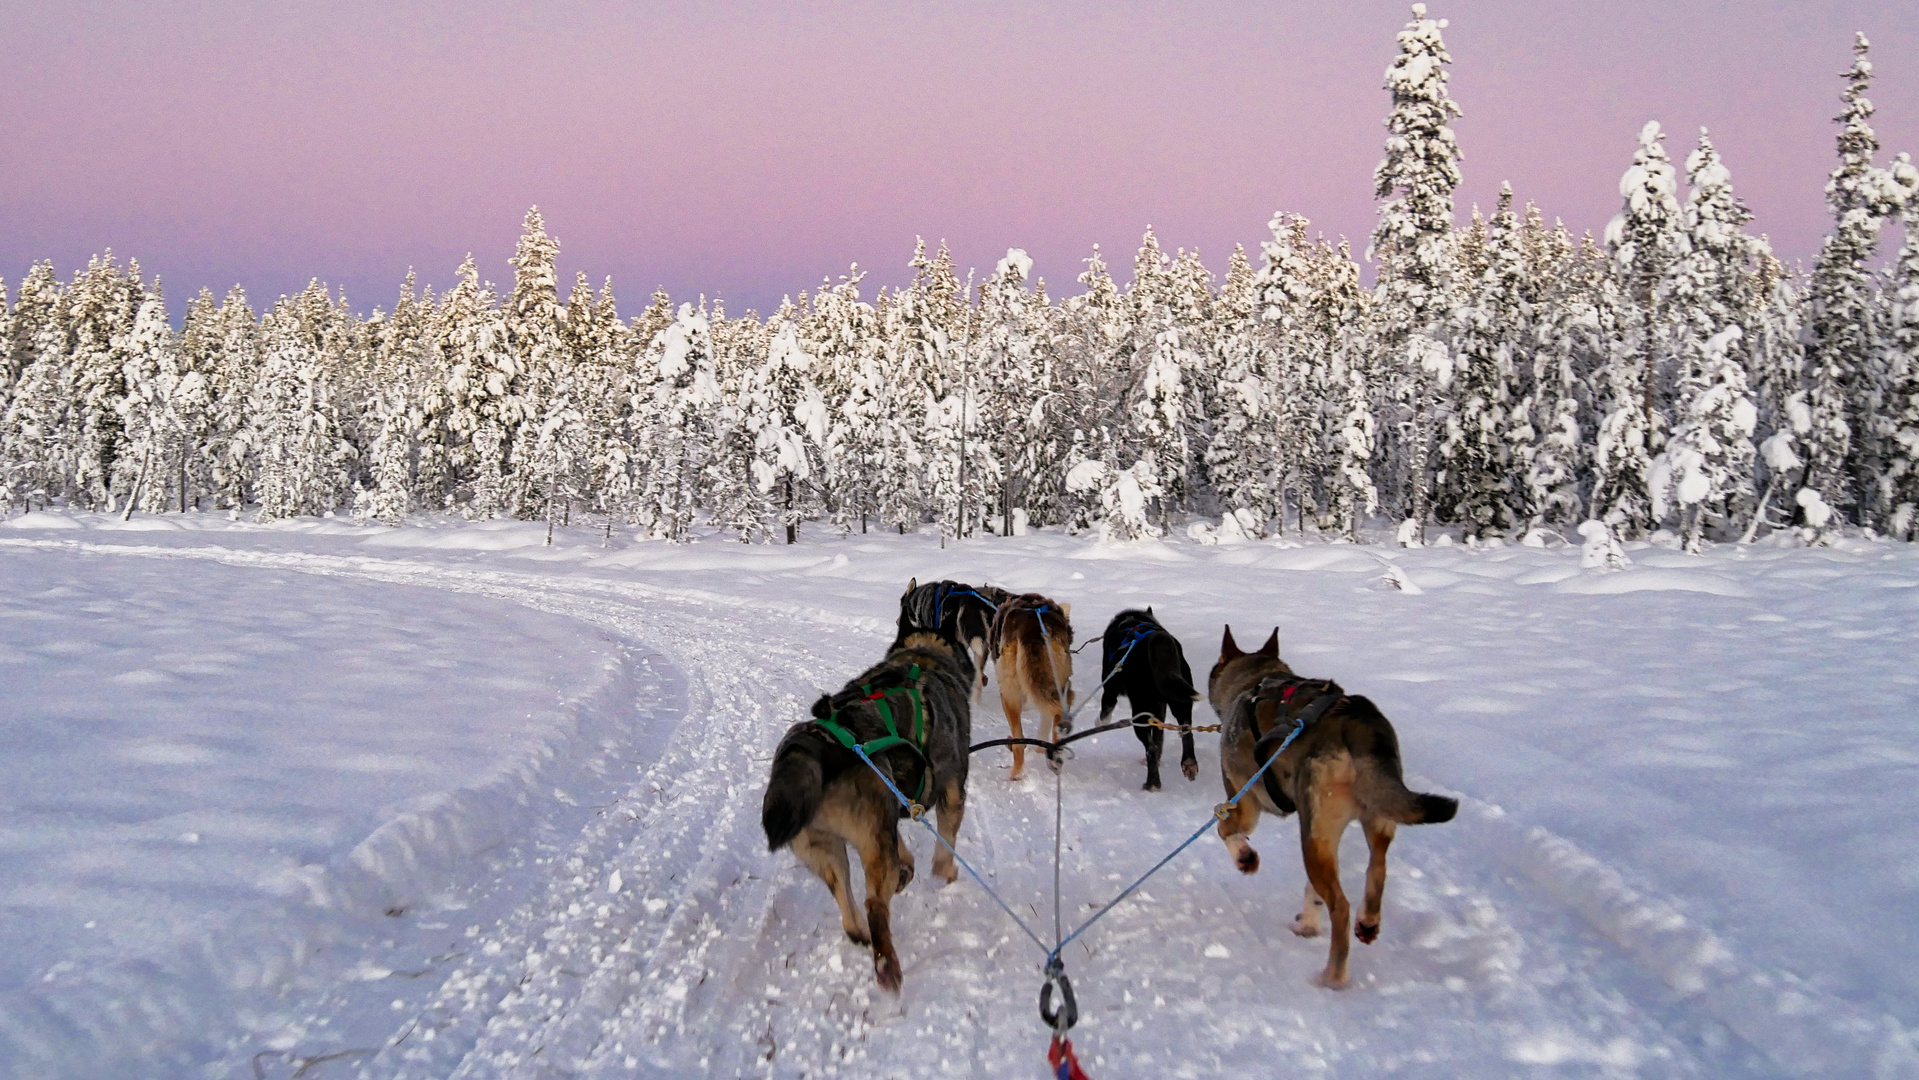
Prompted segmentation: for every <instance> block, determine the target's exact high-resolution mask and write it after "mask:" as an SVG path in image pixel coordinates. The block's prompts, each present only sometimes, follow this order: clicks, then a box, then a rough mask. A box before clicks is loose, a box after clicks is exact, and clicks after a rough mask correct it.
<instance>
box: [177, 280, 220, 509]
mask: <svg viewBox="0 0 1919 1080" xmlns="http://www.w3.org/2000/svg"><path fill="white" fill-rule="evenodd" d="M224 337H225V330H224V328H223V327H222V326H221V324H220V305H219V301H218V300H216V299H215V298H214V296H213V292H212V291H211V290H209V289H204V288H203V289H201V290H200V292H199V295H197V296H195V297H194V298H193V299H192V300H191V301H189V302H188V303H187V310H186V316H185V317H184V319H183V320H182V322H181V327H180V334H179V337H178V338H177V339H176V340H175V343H174V357H175V361H176V363H177V364H178V365H179V372H180V384H179V385H178V386H177V387H176V388H175V389H174V394H173V410H174V414H175V416H176V417H177V418H178V419H179V423H180V432H179V433H180V441H179V447H178V456H177V459H176V460H174V461H172V462H170V463H169V472H170V473H171V474H172V475H171V480H170V482H171V484H172V485H173V489H174V491H175V493H176V494H177V495H178V496H179V500H180V502H179V506H180V512H181V513H185V512H186V511H187V507H188V506H189V504H190V505H192V506H195V507H197V506H199V505H200V504H201V502H202V501H203V500H204V499H207V498H209V497H211V496H212V495H213V494H214V493H215V491H216V486H215V483H214V479H213V464H214V462H213V452H212V450H213V440H214V435H215V430H216V428H215V424H216V421H217V416H216V412H215V407H216V404H217V402H216V400H215V398H216V391H215V385H216V384H215V372H216V370H217V368H218V366H219V361H220V350H221V346H222V344H223V342H224Z"/></svg>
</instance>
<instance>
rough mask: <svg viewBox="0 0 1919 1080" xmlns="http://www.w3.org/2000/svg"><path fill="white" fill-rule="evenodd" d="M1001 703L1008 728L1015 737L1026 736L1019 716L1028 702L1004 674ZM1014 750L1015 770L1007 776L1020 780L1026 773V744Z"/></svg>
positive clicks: (1001, 684) (1000, 683)
mask: <svg viewBox="0 0 1919 1080" xmlns="http://www.w3.org/2000/svg"><path fill="white" fill-rule="evenodd" d="M999 704H1000V708H1002V709H1004V710H1006V728H1007V730H1008V731H1010V732H1012V735H1013V738H1015V739H1023V738H1025V737H1026V732H1025V731H1024V730H1023V729H1022V728H1021V727H1020V722H1019V716H1020V713H1021V712H1022V711H1024V709H1025V707H1026V703H1025V702H1024V701H1021V700H1020V699H1019V698H1018V697H1017V696H1015V691H1014V689H1013V688H1012V687H1010V686H1008V685H1006V677H1005V675H1004V674H1002V675H1001V676H1000V680H999ZM1012 750H1013V771H1012V772H1011V773H1009V774H1007V777H1006V778H1007V779H1008V780H1018V779H1019V778H1020V777H1021V776H1024V775H1025V774H1026V748H1025V747H1024V746H1015V747H1013V748H1012Z"/></svg>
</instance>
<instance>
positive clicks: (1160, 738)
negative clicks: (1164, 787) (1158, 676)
mask: <svg viewBox="0 0 1919 1080" xmlns="http://www.w3.org/2000/svg"><path fill="white" fill-rule="evenodd" d="M1149 715H1150V716H1152V718H1153V719H1154V720H1157V721H1158V722H1160V723H1162V724H1163V723H1165V722H1166V706H1165V705H1159V704H1156V705H1154V706H1153V709H1152V712H1151V713H1150V714H1149ZM1133 730H1135V731H1137V732H1139V737H1140V741H1141V742H1143V743H1145V744H1146V783H1145V784H1143V785H1141V786H1140V790H1141V791H1158V790H1159V786H1160V785H1159V757H1160V754H1161V753H1163V752H1164V751H1165V749H1166V729H1165V728H1161V727H1142V728H1134V729H1133Z"/></svg>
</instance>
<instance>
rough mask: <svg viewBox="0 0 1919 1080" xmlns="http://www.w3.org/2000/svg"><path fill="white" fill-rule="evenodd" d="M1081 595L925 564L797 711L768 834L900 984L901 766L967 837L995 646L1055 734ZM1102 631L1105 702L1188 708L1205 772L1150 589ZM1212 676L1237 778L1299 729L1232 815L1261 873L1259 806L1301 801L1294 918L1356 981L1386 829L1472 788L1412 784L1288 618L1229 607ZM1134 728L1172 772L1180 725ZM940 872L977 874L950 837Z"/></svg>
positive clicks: (1333, 976)
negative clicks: (896, 913) (1360, 894)
mask: <svg viewBox="0 0 1919 1080" xmlns="http://www.w3.org/2000/svg"><path fill="white" fill-rule="evenodd" d="M1071 615H1072V612H1071V609H1070V607H1069V606H1068V605H1066V604H1062V603H1058V602H1056V601H1054V600H1051V599H1048V598H1047V597H1044V596H1040V595H1038V594H1036V593H1026V594H1020V595H1015V594H1013V593H1009V592H1007V591H1005V590H1003V589H996V588H993V587H991V586H977V587H976V586H971V585H966V584H962V583H960V582H956V581H938V582H933V583H931V584H927V585H921V584H919V582H918V581H917V580H915V581H913V582H911V583H909V584H908V585H907V588H906V592H905V593H904V594H903V595H902V596H901V597H900V610H899V619H898V622H897V628H896V633H895V634H894V637H893V643H892V645H890V646H888V648H887V650H886V655H885V657H884V658H883V659H881V660H880V662H879V663H877V664H875V665H873V666H872V667H870V668H868V669H867V670H866V671H864V672H861V673H860V674H859V675H858V676H857V677H856V678H854V679H853V680H852V681H851V682H848V683H847V684H846V686H845V687H844V688H842V689H841V690H840V691H839V692H838V693H835V694H830V695H826V696H823V697H821V698H820V699H819V700H818V701H816V702H814V703H813V710H812V712H813V717H812V719H810V720H804V721H801V722H800V723H797V724H794V725H793V726H792V727H791V728H789V729H788V730H787V732H786V736H785V738H783V739H782V740H781V741H780V744H779V749H778V750H777V751H775V753H774V756H773V770H772V776H771V778H770V779H769V780H768V783H767V789H766V796H765V800H764V802H763V804H762V808H761V824H762V825H763V826H764V827H765V830H766V842H767V847H768V848H769V849H770V850H774V851H777V850H779V849H780V848H782V847H787V846H791V847H792V849H793V854H795V855H796V856H798V857H799V859H800V861H801V862H802V863H804V864H806V866H807V868H808V869H810V870H812V871H813V872H814V873H815V874H817V875H819V877H820V879H821V880H822V881H824V882H826V887H827V888H828V889H830V890H831V891H832V893H833V899H834V900H835V901H836V902H837V903H838V904H839V908H840V925H841V926H842V927H844V928H845V930H846V936H847V937H849V938H851V939H853V940H854V941H855V942H858V943H859V944H861V945H869V946H871V947H872V950H873V971H874V974H875V977H876V978H877V979H878V981H879V985H880V986H881V987H882V988H884V989H887V990H891V991H897V990H898V989H899V986H900V961H899V954H898V953H897V952H896V951H895V950H894V947H893V933H892V924H891V921H890V918H889V912H890V909H891V905H892V899H893V895H894V894H895V893H897V892H899V891H900V890H902V889H904V888H906V885H907V883H908V882H910V881H912V880H913V872H914V868H913V856H912V853H911V852H910V851H909V850H908V849H907V847H906V844H905V842H904V841H903V840H902V838H901V837H900V831H899V823H900V820H901V818H903V817H905V816H906V811H905V810H904V809H903V808H902V807H901V805H900V802H899V799H898V798H897V797H895V795H894V794H893V792H892V791H891V790H889V788H888V783H889V782H890V784H891V785H892V787H893V788H897V789H898V791H899V792H900V793H901V794H902V795H904V796H905V797H906V798H907V799H909V800H911V801H912V802H914V803H916V804H918V805H920V806H923V807H925V808H926V809H927V810H928V811H930V812H932V813H933V815H934V820H935V821H936V826H935V827H936V828H937V830H938V832H939V835H940V837H941V838H942V839H943V840H944V841H945V842H946V844H947V845H955V844H957V843H958V839H959V830H960V822H961V820H962V819H963V818H964V817H965V814H966V780H967V774H968V766H969V757H968V747H969V746H970V744H971V742H972V724H973V718H972V704H971V703H972V700H973V699H975V698H979V697H983V695H984V691H985V685H986V672H987V666H988V664H991V665H992V666H993V674H994V681H995V682H996V683H997V684H998V687H999V696H1000V705H1001V707H1002V708H1003V709H1004V710H1005V713H1006V722H1007V726H1008V727H1009V728H1010V729H1011V733H1012V737H1013V738H1014V739H1020V738H1024V737H1025V736H1024V734H1023V728H1022V725H1021V717H1022V715H1023V714H1024V712H1025V710H1026V708H1027V706H1028V705H1031V706H1032V707H1033V708H1034V710H1035V711H1037V712H1038V714H1039V716H1040V718H1041V731H1042V732H1043V734H1042V736H1041V739H1042V740H1043V741H1045V742H1048V743H1051V742H1054V741H1056V740H1058V739H1060V738H1062V737H1064V736H1065V735H1066V734H1067V732H1068V730H1069V728H1070V722H1069V717H1068V714H1069V713H1070V712H1071V710H1072V709H1073V705H1074V694H1073V690H1072V688H1071V684H1072V676H1073V648H1072V646H1073V628H1072V624H1071V621H1070V619H1071ZM1101 645H1102V650H1101V663H1100V677H1101V679H1102V680H1103V689H1102V693H1101V697H1100V721H1101V722H1102V723H1104V722H1105V721H1106V720H1107V718H1108V717H1110V716H1111V715H1112V713H1113V710H1114V708H1115V706H1116V705H1117V704H1118V702H1119V699H1120V697H1121V696H1124V697H1125V698H1126V699H1127V703H1128V705H1129V706H1130V707H1131V708H1132V710H1133V712H1134V714H1135V716H1136V718H1137V719H1139V720H1144V718H1145V717H1146V716H1150V717H1152V718H1153V719H1154V720H1155V721H1156V722H1158V724H1161V725H1163V724H1164V723H1165V720H1166V714H1167V713H1168V712H1171V713H1172V715H1173V717H1174V720H1175V721H1176V724H1177V728H1178V730H1179V732H1180V763H1179V764H1180V772H1181V773H1182V774H1183V775H1184V776H1185V777H1186V779H1188V780H1192V779H1195V778H1197V777H1198V775H1199V762H1198V759H1197V758H1196V757H1195V755H1194V753H1193V733H1192V730H1191V729H1192V716H1193V702H1195V701H1197V700H1199V694H1198V693H1197V692H1196V691H1195V689H1194V684H1193V673H1192V669H1191V668H1189V667H1188V666H1187V664H1186V657H1185V654H1184V652H1183V651H1182V650H1181V648H1180V644H1179V641H1178V640H1177V639H1176V638H1174V637H1173V635H1172V634H1171V633H1169V632H1167V630H1166V628H1165V627H1163V626H1161V625H1160V624H1159V623H1158V621H1157V620H1156V619H1155V618H1154V615H1153V610H1152V608H1150V607H1149V608H1146V609H1144V610H1140V609H1128V610H1125V611H1122V612H1120V613H1119V614H1117V615H1115V616H1113V619H1112V621H1111V622H1110V623H1109V624H1108V625H1107V627H1106V633H1105V635H1104V637H1103V639H1102V642H1101ZM1206 690H1207V698H1208V700H1209V702H1210V703H1211V705H1212V707H1213V711H1214V712H1215V713H1217V714H1218V716H1219V718H1220V721H1221V730H1220V754H1219V758H1220V779H1221V780H1222V781H1223V783H1224V784H1225V788H1226V794H1227V797H1228V798H1230V797H1231V796H1232V795H1233V794H1235V793H1237V792H1238V791H1239V790H1240V789H1241V788H1242V787H1244V786H1245V785H1246V784H1247V783H1248V781H1249V780H1251V779H1252V777H1253V776H1254V774H1255V773H1257V772H1258V771H1259V768H1260V766H1261V764H1262V763H1264V762H1265V761H1266V760H1267V759H1268V758H1269V757H1271V756H1272V754H1273V751H1274V750H1275V749H1280V748H1281V747H1282V746H1283V751H1282V752H1281V753H1280V754H1279V756H1278V758H1277V759H1276V760H1273V762H1272V764H1271V766H1270V767H1268V768H1267V770H1266V771H1265V773H1264V774H1262V775H1261V778H1260V779H1261V782H1260V783H1258V784H1255V785H1253V786H1252V788H1251V789H1250V790H1249V791H1248V792H1247V794H1246V796H1245V798H1243V799H1241V800H1240V802H1239V803H1238V805H1237V806H1234V807H1232V808H1231V809H1230V810H1229V811H1227V812H1226V813H1225V814H1224V816H1223V817H1221V819H1220V822H1219V827H1218V832H1219V837H1220V839H1221V840H1223V841H1224V842H1225V844H1226V849H1227V851H1228V852H1229V853H1230V854H1231V855H1232V856H1233V862H1234V865H1236V866H1237V867H1238V868H1239V870H1240V872H1241V873H1246V874H1252V873H1256V872H1257V871H1258V870H1259V853H1258V852H1256V851H1254V850H1253V846H1252V843H1251V842H1250V840H1249V839H1248V838H1249V837H1250V836H1251V835H1252V832H1253V829H1254V828H1255V827H1256V826H1257V825H1258V824H1259V818H1260V815H1261V814H1262V813H1264V814H1276V815H1278V816H1280V817H1286V816H1288V815H1291V814H1295V813H1297V814H1298V815H1299V837H1300V848H1301V852H1302V854H1303V856H1304V859H1305V863H1306V890H1305V899H1304V900H1303V901H1302V903H1301V905H1300V911H1299V916H1298V917H1297V918H1296V919H1294V920H1293V924H1292V931H1293V933H1295V934H1298V935H1299V936H1301V937H1313V936H1316V935H1317V934H1318V933H1319V932H1320V922H1321V911H1322V909H1324V910H1325V915H1326V917H1327V918H1328V919H1329V920H1330V922H1331V934H1332V942H1331V950H1330V954H1329V956H1328V958H1327V961H1326V967H1325V970H1324V971H1322V972H1321V973H1320V975H1319V980H1318V981H1319V982H1320V983H1321V984H1322V985H1324V986H1328V987H1332V988H1335V989H1336V988H1339V987H1343V986H1345V985H1346V981H1347V970H1346V969H1347V953H1348V950H1349V949H1350V937H1353V936H1356V937H1358V938H1359V940H1360V941H1362V942H1365V943H1369V944H1370V943H1371V942H1373V941H1374V940H1376V939H1377V938H1378V937H1379V920H1380V901H1381V899H1382V898H1383V896H1384V895H1385V891H1386V849H1387V848H1388V847H1389V846H1390V845H1391V844H1392V842H1393V835H1394V832H1395V830H1396V829H1397V828H1398V827H1399V826H1400V825H1419V824H1436V823H1439V822H1444V821H1450V820H1452V817H1453V815H1454V813H1456V812H1457V810H1458V808H1459V804H1458V801H1457V800H1455V799H1449V798H1445V797H1442V796H1438V795H1424V794H1420V793H1417V792H1413V791H1410V790H1408V789H1407V787H1406V784H1405V781H1404V779H1403V778H1402V776H1401V770H1400V761H1399V740H1398V738H1397V736H1396V735H1395V734H1394V732H1393V726H1392V724H1391V723H1389V722H1388V721H1387V719H1386V717H1385V715H1384V714H1382V713H1381V712H1380V711H1379V709H1378V708H1377V707H1375V706H1374V705H1373V703H1372V702H1371V701H1368V700H1367V699H1366V698H1363V697H1359V696H1356V695H1348V694H1346V693H1345V692H1344V691H1343V690H1342V689H1341V688H1340V687H1339V686H1338V684H1336V683H1332V682H1330V681H1324V680H1309V679H1302V678H1300V677H1299V676H1297V675H1295V674H1294V673H1293V670H1292V668H1290V667H1288V666H1287V664H1286V662H1285V661H1283V660H1281V659H1280V657H1279V631H1278V630H1277V629H1275V630H1274V631H1273V632H1272V635H1271V636H1269V637H1268V638H1267V639H1266V643H1265V644H1264V645H1261V646H1260V647H1259V648H1258V649H1257V650H1255V651H1253V652H1250V653H1249V652H1245V651H1243V650H1242V649H1240V647H1239V645H1238V644H1237V643H1236V642H1235V641H1234V640H1233V631H1232V627H1231V626H1228V627H1227V628H1226V631H1225V635H1224V638H1223V640H1222V641H1221V643H1220V653H1219V659H1218V660H1217V661H1216V662H1215V663H1214V664H1213V668H1212V672H1211V674H1210V675H1209V676H1208V678H1207V687H1206ZM1295 729H1297V731H1298V734H1297V735H1296V736H1293V738H1292V741H1291V742H1290V743H1286V742H1285V739H1286V737H1287V736H1288V735H1291V734H1292V733H1293V732H1294V730H1295ZM1133 730H1134V733H1135V734H1136V735H1138V736H1139V739H1140V742H1142V743H1143V744H1145V749H1146V783H1145V785H1144V787H1145V790H1147V791H1157V790H1158V789H1159V787H1160V771H1159V766H1160V755H1161V751H1162V749H1163V746H1164V742H1165V735H1166V730H1167V728H1166V727H1164V726H1152V725H1145V724H1136V726H1135V727H1134V729H1133ZM856 747H857V748H861V749H863V750H864V752H865V754H866V755H867V757H868V759H869V760H870V761H871V762H872V766H871V767H869V766H868V765H867V764H866V763H865V762H864V761H862V760H861V758H860V754H859V752H858V751H856V749H855V748H856ZM1025 749H1026V748H1025V746H1023V745H1020V744H1017V743H1015V744H1014V745H1013V746H1012V754H1013V767H1012V772H1011V774H1010V776H1009V779H1014V780H1017V779H1019V778H1020V776H1021V775H1022V774H1023V771H1024V768H1025ZM882 773H883V774H884V778H882V776H881V775H880V774H882ZM1354 821H1357V822H1359V824H1360V828H1361V829H1362V830H1363V831H1364V832H1365V835H1366V844H1367V847H1368V849H1369V851H1370V853H1371V857H1370V859H1369V860H1368V862H1367V866H1366V893H1365V897H1364V899H1363V901H1362V902H1361V904H1360V908H1359V912H1358V918H1357V920H1356V921H1355V920H1354V919H1353V916H1352V911H1351V908H1350V907H1349V905H1348V903H1347V899H1346V893H1345V891H1344V890H1343V889H1342V888H1341V887H1340V882H1339V838H1340V836H1341V835H1342V834H1343V833H1344V832H1345V831H1346V826H1347V825H1349V824H1351V823H1352V822H1354ZM849 845H850V846H851V847H852V848H853V849H854V850H855V851H856V852H857V853H858V855H859V859H860V866H861V869H862V870H863V872H864V876H865V879H866V901H865V906H864V909H863V910H862V909H860V908H858V907H855V906H854V902H853V895H852V891H851V883H852V877H851V863H850V861H849V859H848V855H847V848H848V846H849ZM933 874H934V876H936V877H938V878H940V879H942V880H944V881H946V882H948V883H951V882H952V881H954V880H955V879H956V878H957V877H958V870H957V868H956V866H955V864H954V861H953V856H952V855H951V854H950V853H949V852H948V851H947V849H946V847H944V846H940V845H935V848H934V855H933Z"/></svg>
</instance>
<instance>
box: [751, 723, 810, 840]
mask: <svg viewBox="0 0 1919 1080" xmlns="http://www.w3.org/2000/svg"><path fill="white" fill-rule="evenodd" d="M824 749H825V747H824V746H823V745H822V744H821V742H820V740H818V739H810V738H804V737H798V738H796V737H792V736H789V737H788V738H787V739H786V740H785V741H784V742H782V743H781V744H780V748H779V751H778V753H776V754H775V755H774V757H773V775H772V777H771V778H770V779H768V780H767V783H766V798H765V800H764V801H763V802H761V804H760V827H761V828H763V829H765V830H766V850H768V851H778V850H779V849H781V848H783V847H785V846H786V845H788V844H790V843H792V842H793V838H794V837H795V836H798V835H799V834H800V830H801V829H804V828H806V826H807V825H809V824H811V823H812V821H813V815H814V814H817V813H819V809H820V800H822V799H823V798H825V796H826V766H825V763H824V762H823V761H821V760H820V754H821V752H822V751H823V750H824Z"/></svg>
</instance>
